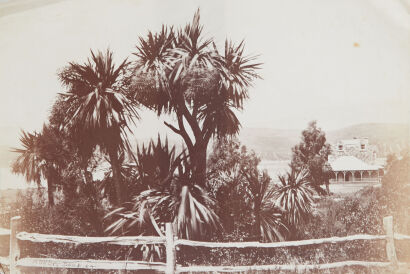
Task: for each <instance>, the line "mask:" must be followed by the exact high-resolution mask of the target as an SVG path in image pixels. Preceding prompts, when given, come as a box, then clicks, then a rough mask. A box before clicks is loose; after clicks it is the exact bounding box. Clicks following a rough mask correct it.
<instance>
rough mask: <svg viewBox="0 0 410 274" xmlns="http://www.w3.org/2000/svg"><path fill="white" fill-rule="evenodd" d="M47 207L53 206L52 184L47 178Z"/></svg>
mask: <svg viewBox="0 0 410 274" xmlns="http://www.w3.org/2000/svg"><path fill="white" fill-rule="evenodd" d="M47 195H48V206H50V207H52V206H54V184H53V181H52V179H51V178H47Z"/></svg>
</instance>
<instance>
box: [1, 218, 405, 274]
mask: <svg viewBox="0 0 410 274" xmlns="http://www.w3.org/2000/svg"><path fill="white" fill-rule="evenodd" d="M10 223H11V226H10V230H8V229H2V228H0V236H6V235H10V255H9V258H6V257H0V264H2V265H7V266H8V267H9V269H10V273H13V274H14V273H19V272H20V269H21V268H25V267H29V268H60V269H61V268H63V269H89V270H154V271H160V272H165V273H182V272H238V271H240V272H243V271H266V270H277V271H278V270H283V271H306V270H324V269H334V268H341V267H352V266H360V267H391V268H392V269H394V268H398V267H407V266H408V264H405V263H399V262H398V260H397V256H396V250H395V247H394V241H395V240H410V236H409V235H402V234H396V233H394V232H393V217H392V216H389V217H385V218H384V219H383V225H384V229H385V231H386V235H369V234H358V235H351V236H346V237H330V238H322V239H309V240H301V241H288V242H274V243H260V242H202V241H191V240H185V239H176V238H175V237H174V233H173V231H172V225H171V224H170V223H167V224H166V226H165V228H166V230H165V232H166V233H165V237H164V236H158V237H157V236H126V237H84V236H68V235H48V234H39V233H27V232H19V223H20V217H13V218H12V219H11V222H10ZM359 240H360V241H363V240H364V241H367V240H384V241H386V253H387V259H388V261H386V262H371V261H342V262H333V263H325V264H300V265H248V266H205V265H204V266H198V265H197V266H180V265H177V264H176V246H179V245H185V246H193V247H208V248H283V247H296V246H306V245H321V244H334V243H342V242H348V241H359ZM19 241H30V242H35V243H58V244H76V245H78V244H98V243H105V244H111V245H121V246H135V245H138V244H163V245H165V247H166V262H165V263H162V262H145V261H113V260H74V259H53V258H20V247H19Z"/></svg>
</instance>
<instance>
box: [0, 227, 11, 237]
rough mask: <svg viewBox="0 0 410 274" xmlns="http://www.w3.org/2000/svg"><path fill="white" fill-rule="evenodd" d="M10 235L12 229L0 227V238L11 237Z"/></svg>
mask: <svg viewBox="0 0 410 274" xmlns="http://www.w3.org/2000/svg"><path fill="white" fill-rule="evenodd" d="M9 235H10V229H7V228H1V227H0V236H9Z"/></svg>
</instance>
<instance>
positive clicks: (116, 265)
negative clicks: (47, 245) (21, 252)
mask: <svg viewBox="0 0 410 274" xmlns="http://www.w3.org/2000/svg"><path fill="white" fill-rule="evenodd" d="M17 266H18V267H39V268H65V269H92V270H97V269H100V270H156V271H165V268H166V265H165V263H159V262H145V261H114V260H73V259H52V258H23V259H20V260H18V262H17Z"/></svg>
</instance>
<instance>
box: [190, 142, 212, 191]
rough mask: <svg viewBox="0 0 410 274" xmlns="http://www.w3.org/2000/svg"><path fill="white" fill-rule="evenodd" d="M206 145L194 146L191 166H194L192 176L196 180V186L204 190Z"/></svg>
mask: <svg viewBox="0 0 410 274" xmlns="http://www.w3.org/2000/svg"><path fill="white" fill-rule="evenodd" d="M207 147H208V143H206V144H201V143H200V144H195V146H194V151H193V154H191V155H193V165H194V172H195V174H194V176H195V179H196V182H195V183H196V184H197V185H199V186H200V187H202V188H204V187H205V185H206V167H207V165H206V160H207V157H206V156H207V155H206V150H207Z"/></svg>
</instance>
